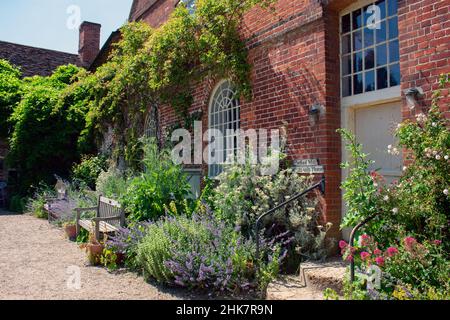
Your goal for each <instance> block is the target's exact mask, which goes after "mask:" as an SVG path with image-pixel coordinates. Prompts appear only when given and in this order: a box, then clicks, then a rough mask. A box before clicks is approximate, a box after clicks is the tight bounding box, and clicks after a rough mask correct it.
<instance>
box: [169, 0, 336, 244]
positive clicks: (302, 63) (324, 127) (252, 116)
mask: <svg viewBox="0 0 450 320" xmlns="http://www.w3.org/2000/svg"><path fill="white" fill-rule="evenodd" d="M322 18H323V10H322V6H321V5H320V4H318V2H317V1H310V0H305V1H295V2H294V1H288V0H280V1H279V3H278V4H277V6H276V12H275V13H270V12H267V11H264V10H262V9H260V8H258V7H256V8H254V9H253V10H251V11H250V12H249V13H248V14H247V15H246V16H245V19H244V21H243V23H242V25H241V33H242V35H243V38H245V39H247V40H246V42H247V45H248V47H249V48H250V52H249V62H250V64H251V65H252V67H253V68H252V73H251V79H252V84H253V99H252V101H241V126H242V128H243V129H247V128H254V129H258V128H266V129H278V128H280V127H281V126H282V125H283V124H284V123H288V148H289V156H290V157H291V158H292V159H319V160H320V162H321V164H322V165H324V167H325V172H326V178H327V190H326V196H325V197H324V198H322V199H321V206H322V208H323V212H324V220H325V221H326V222H332V223H333V225H334V227H333V229H332V231H331V236H333V237H336V238H340V231H339V224H340V217H341V192H340V188H339V185H340V181H341V170H340V167H339V164H340V161H341V145H340V137H339V136H338V134H337V133H336V129H337V128H339V126H340V111H339V78H338V74H337V73H336V72H335V71H334V70H336V68H339V65H338V58H337V57H338V56H337V55H338V51H337V48H338V47H337V46H336V45H333V46H326V41H336V37H337V36H338V22H339V20H338V18H337V15H336V14H334V15H332V16H330V17H327V18H326V19H325V20H324V19H322ZM218 80H220V79H210V80H208V81H205V82H204V83H202V84H199V85H198V86H197V87H196V88H195V92H194V97H195V99H194V104H193V106H192V107H191V111H195V110H202V111H203V114H204V117H203V127H204V128H205V129H206V128H207V126H208V116H207V115H208V107H209V105H208V104H209V99H210V96H211V93H212V90H213V88H214V87H215V85H216V83H217V81H218ZM314 103H320V104H322V105H323V106H324V109H325V112H324V113H323V114H322V115H321V117H320V120H319V123H318V125H317V126H314V127H311V125H310V123H309V118H308V111H309V108H310V106H311V105H312V104H314ZM161 120H162V124H163V126H166V125H168V124H170V123H172V122H173V121H175V120H176V117H175V115H174V114H173V111H172V109H171V108H170V107H167V106H166V107H163V108H162V114H161ZM205 173H206V172H205Z"/></svg>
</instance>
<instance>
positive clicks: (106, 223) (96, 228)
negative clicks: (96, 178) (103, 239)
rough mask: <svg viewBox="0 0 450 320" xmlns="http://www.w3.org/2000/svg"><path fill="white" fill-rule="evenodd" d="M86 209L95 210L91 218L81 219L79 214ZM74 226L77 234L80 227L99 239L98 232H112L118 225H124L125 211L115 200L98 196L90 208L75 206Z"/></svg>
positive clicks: (117, 228)
mask: <svg viewBox="0 0 450 320" xmlns="http://www.w3.org/2000/svg"><path fill="white" fill-rule="evenodd" d="M86 211H96V215H95V217H94V218H93V219H81V214H82V213H83V212H86ZM75 212H76V216H77V217H76V219H77V220H76V221H77V222H76V226H77V234H79V233H80V230H81V228H83V229H85V230H87V231H89V232H90V233H91V232H92V233H94V235H95V239H96V240H99V239H100V233H103V234H108V233H114V232H117V231H118V230H119V228H120V227H124V226H125V211H124V210H123V208H122V206H121V205H120V204H119V203H118V202H117V201H115V200H111V199H108V198H105V197H103V196H100V197H99V199H98V205H97V206H96V207H92V208H76V209H75Z"/></svg>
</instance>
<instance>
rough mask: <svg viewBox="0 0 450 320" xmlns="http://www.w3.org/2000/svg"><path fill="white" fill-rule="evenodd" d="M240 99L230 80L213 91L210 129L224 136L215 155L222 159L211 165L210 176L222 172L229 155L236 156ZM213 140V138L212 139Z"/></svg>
mask: <svg viewBox="0 0 450 320" xmlns="http://www.w3.org/2000/svg"><path fill="white" fill-rule="evenodd" d="M240 118H241V115H240V101H239V97H238V96H237V93H236V89H235V87H234V86H233V84H232V83H231V82H230V81H228V80H223V81H221V82H220V83H219V84H218V85H217V87H216V89H215V90H214V91H213V94H212V96H211V101H210V104H209V129H217V130H219V131H220V132H221V134H222V136H223V143H219V144H218V148H216V149H215V153H217V154H214V156H215V157H216V158H218V159H221V160H222V161H219V162H217V163H214V164H210V165H209V176H210V177H216V176H217V175H219V174H220V173H221V172H222V170H223V169H222V165H223V163H224V162H225V161H226V159H227V155H228V156H236V155H237V150H238V139H237V135H236V131H237V130H239V129H240V126H241V121H240ZM210 141H211V139H210Z"/></svg>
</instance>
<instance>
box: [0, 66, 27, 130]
mask: <svg viewBox="0 0 450 320" xmlns="http://www.w3.org/2000/svg"><path fill="white" fill-rule="evenodd" d="M20 77H21V72H20V70H19V69H18V68H16V67H15V66H13V65H11V64H10V63H9V62H8V61H6V60H2V59H0V137H1V138H6V137H8V135H9V133H10V130H11V126H10V124H9V123H8V118H9V117H10V116H11V114H12V112H13V110H14V108H15V107H16V105H17V103H18V102H19V101H20V97H21V94H22V91H21V87H22V80H21V79H20Z"/></svg>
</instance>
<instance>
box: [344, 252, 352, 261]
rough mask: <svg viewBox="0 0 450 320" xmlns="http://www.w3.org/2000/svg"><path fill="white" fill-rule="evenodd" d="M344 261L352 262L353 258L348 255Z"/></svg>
mask: <svg viewBox="0 0 450 320" xmlns="http://www.w3.org/2000/svg"><path fill="white" fill-rule="evenodd" d="M345 260H347V261H348V262H352V261H353V256H352V255H351V254H350V255H348V257H347V258H346V259H345Z"/></svg>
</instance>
